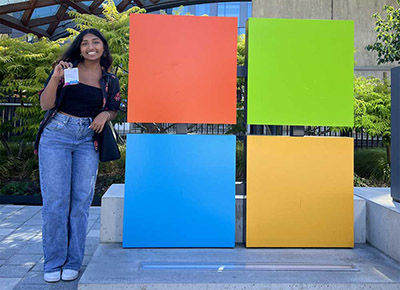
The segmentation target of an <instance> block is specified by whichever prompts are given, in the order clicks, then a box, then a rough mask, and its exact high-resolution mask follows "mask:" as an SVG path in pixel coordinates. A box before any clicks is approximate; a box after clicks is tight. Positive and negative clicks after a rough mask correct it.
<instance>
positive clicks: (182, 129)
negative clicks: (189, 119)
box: [176, 123, 188, 134]
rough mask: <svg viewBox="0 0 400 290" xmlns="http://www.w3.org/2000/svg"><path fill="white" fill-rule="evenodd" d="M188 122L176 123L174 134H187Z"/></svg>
mask: <svg viewBox="0 0 400 290" xmlns="http://www.w3.org/2000/svg"><path fill="white" fill-rule="evenodd" d="M187 133H188V124H187V123H185V124H176V134H187Z"/></svg>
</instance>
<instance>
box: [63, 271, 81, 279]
mask: <svg viewBox="0 0 400 290" xmlns="http://www.w3.org/2000/svg"><path fill="white" fill-rule="evenodd" d="M78 276H79V271H76V270H71V269H65V270H63V271H62V276H61V279H62V280H63V281H73V280H75V279H76V278H78Z"/></svg>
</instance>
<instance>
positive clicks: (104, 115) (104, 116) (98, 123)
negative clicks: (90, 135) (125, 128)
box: [89, 111, 111, 133]
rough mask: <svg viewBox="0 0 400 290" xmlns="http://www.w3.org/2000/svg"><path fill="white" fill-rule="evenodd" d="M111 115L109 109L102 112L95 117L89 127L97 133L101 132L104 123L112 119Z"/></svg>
mask: <svg viewBox="0 0 400 290" xmlns="http://www.w3.org/2000/svg"><path fill="white" fill-rule="evenodd" d="M110 117H111V115H110V113H108V112H107V111H104V112H101V113H100V114H98V115H97V116H96V118H94V120H93V122H92V124H90V126H89V128H90V129H92V130H93V131H94V132H95V133H100V132H101V131H103V128H104V124H105V123H106V122H107V121H108V120H109V119H110Z"/></svg>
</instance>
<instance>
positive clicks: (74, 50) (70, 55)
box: [61, 28, 113, 71]
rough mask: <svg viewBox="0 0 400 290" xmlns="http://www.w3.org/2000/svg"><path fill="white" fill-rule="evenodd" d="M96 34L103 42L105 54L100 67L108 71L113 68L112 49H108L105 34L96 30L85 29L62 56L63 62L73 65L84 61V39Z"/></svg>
mask: <svg viewBox="0 0 400 290" xmlns="http://www.w3.org/2000/svg"><path fill="white" fill-rule="evenodd" d="M89 33H91V34H94V35H96V36H97V37H98V38H100V40H101V41H102V42H103V46H104V52H103V55H102V56H101V58H100V65H101V66H102V67H104V69H105V70H106V71H108V69H109V68H110V67H111V64H112V61H113V60H112V56H111V53H110V49H109V48H108V43H107V40H106V39H105V38H104V36H103V34H101V32H100V31H98V30H97V29H94V28H89V29H85V30H84V31H82V32H81V33H79V35H78V36H77V37H76V38H75V40H74V41H73V42H72V43H71V44H70V46H69V47H68V49H67V51H66V52H65V53H64V55H63V56H62V58H61V59H62V60H65V61H69V62H72V63H79V62H82V61H83V57H82V56H81V42H82V39H83V37H84V36H85V35H86V34H89Z"/></svg>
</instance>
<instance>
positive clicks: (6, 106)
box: [0, 97, 383, 149]
mask: <svg viewBox="0 0 400 290" xmlns="http://www.w3.org/2000/svg"><path fill="white" fill-rule="evenodd" d="M20 105H21V104H20V101H19V98H16V97H3V98H0V116H1V120H2V122H7V121H9V122H10V123H11V124H12V126H13V127H18V126H19V125H20V124H19V122H18V121H16V120H15V119H14V116H15V110H16V108H17V107H19V106H20ZM24 106H29V104H24ZM120 121H121V122H120V123H117V124H116V125H115V128H116V130H117V132H118V133H119V135H120V136H121V137H122V138H123V139H125V138H126V135H127V134H140V133H145V132H147V133H176V124H170V123H157V124H156V123H153V124H143V123H127V122H126V118H125V119H122V120H120ZM231 128H232V126H231V125H223V124H189V125H188V131H189V133H195V134H212V135H213V134H217V135H218V134H226V133H227V132H228V131H229V130H231ZM247 130H248V132H250V134H257V135H283V136H289V135H290V126H260V125H257V126H253V125H249V126H248V129H247ZM304 134H305V135H306V136H347V137H353V138H354V148H355V149H359V148H377V147H383V142H382V137H381V136H378V137H373V136H369V135H368V134H367V133H364V132H362V131H357V132H356V131H353V132H351V133H341V132H334V131H331V130H330V129H329V127H324V126H322V127H310V126H308V127H305V128H304ZM0 135H1V137H2V138H4V139H5V140H10V139H11V138H12V137H13V136H15V135H16V134H14V133H12V132H9V131H5V132H1V133H0ZM237 135H238V138H239V139H242V138H243V136H244V134H237Z"/></svg>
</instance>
